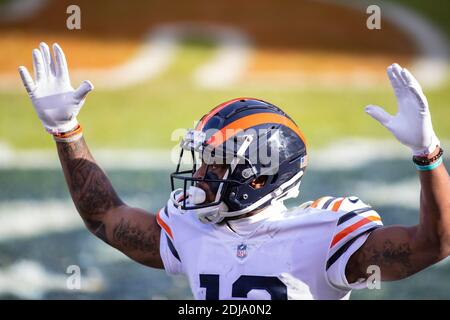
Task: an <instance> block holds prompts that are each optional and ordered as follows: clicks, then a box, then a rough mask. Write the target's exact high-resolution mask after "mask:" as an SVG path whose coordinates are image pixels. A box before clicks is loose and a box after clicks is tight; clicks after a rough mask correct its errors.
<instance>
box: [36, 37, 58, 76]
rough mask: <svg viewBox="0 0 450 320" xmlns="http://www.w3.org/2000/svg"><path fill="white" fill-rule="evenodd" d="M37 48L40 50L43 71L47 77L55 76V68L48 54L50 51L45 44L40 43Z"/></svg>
mask: <svg viewBox="0 0 450 320" xmlns="http://www.w3.org/2000/svg"><path fill="white" fill-rule="evenodd" d="M39 48H40V49H41V54H42V57H43V61H44V67H45V71H46V73H47V74H49V75H53V76H55V67H54V64H53V61H52V57H51V54H50V49H49V47H48V45H47V44H46V43H45V42H41V43H40V44H39Z"/></svg>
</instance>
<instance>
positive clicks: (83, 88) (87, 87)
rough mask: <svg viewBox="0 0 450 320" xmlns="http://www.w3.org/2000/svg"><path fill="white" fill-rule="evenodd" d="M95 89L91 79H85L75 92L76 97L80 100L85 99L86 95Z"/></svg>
mask: <svg viewBox="0 0 450 320" xmlns="http://www.w3.org/2000/svg"><path fill="white" fill-rule="evenodd" d="M93 89H94V86H93V84H92V83H91V82H90V81H87V80H85V81H83V82H82V83H81V84H80V86H79V87H78V89H77V90H75V92H74V98H75V99H76V100H78V101H81V100H83V99H84V98H85V97H86V95H87V94H88V93H89V92H91V91H92V90H93Z"/></svg>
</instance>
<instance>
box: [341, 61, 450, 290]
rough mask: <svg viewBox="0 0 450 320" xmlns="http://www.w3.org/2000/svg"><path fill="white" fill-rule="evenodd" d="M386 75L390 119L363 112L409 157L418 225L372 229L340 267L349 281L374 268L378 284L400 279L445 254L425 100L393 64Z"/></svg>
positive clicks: (444, 192) (444, 190)
mask: <svg viewBox="0 0 450 320" xmlns="http://www.w3.org/2000/svg"><path fill="white" fill-rule="evenodd" d="M388 75H389V78H390V80H391V84H392V86H393V88H394V92H395V95H396V97H397V101H398V106H399V111H398V113H397V114H396V115H395V116H391V115H389V114H387V113H386V112H385V111H384V110H383V109H381V108H380V107H376V106H368V107H367V108H366V112H367V113H369V114H370V115H371V116H372V117H373V118H375V119H376V120H378V121H379V122H380V123H381V124H382V125H383V126H385V127H386V128H387V129H388V130H390V131H391V132H392V133H393V134H394V136H395V137H396V138H397V139H398V140H399V141H400V142H401V143H403V144H405V145H406V146H408V147H410V148H411V150H412V153H413V156H414V157H415V162H416V163H417V164H416V167H417V170H418V172H419V179H420V185H421V192H420V219H419V224H417V225H415V226H411V227H406V226H389V227H384V228H380V229H377V230H375V231H374V232H372V233H371V234H370V236H369V237H368V239H367V240H366V242H365V243H364V245H363V246H362V247H361V248H360V249H359V250H358V251H356V252H355V253H354V254H353V255H352V257H351V258H350V260H349V263H348V264H347V268H346V275H347V280H348V281H349V283H352V282H355V281H356V280H358V279H360V278H366V277H367V276H368V275H367V273H366V271H367V268H368V266H370V265H376V266H378V267H380V272H381V280H386V281H392V280H399V279H403V278H406V277H408V276H410V275H412V274H414V273H416V272H419V271H420V270H422V269H425V268H427V267H429V266H431V265H432V264H434V263H436V262H438V261H440V260H442V259H444V258H446V257H447V256H449V255H450V178H449V175H448V172H447V170H446V169H445V166H444V164H443V163H442V155H441V156H439V154H440V150H441V149H440V147H439V145H440V143H439V140H438V139H437V137H436V135H435V133H434V131H433V127H432V123H431V116H430V111H429V108H428V102H427V99H426V97H425V95H424V94H423V92H422V89H421V87H420V85H419V83H418V82H417V80H416V79H415V78H414V77H413V76H412V75H411V74H410V73H409V72H408V70H406V69H402V68H401V67H400V66H399V65H397V64H394V65H392V66H390V67H389V68H388Z"/></svg>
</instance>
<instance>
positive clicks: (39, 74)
mask: <svg viewBox="0 0 450 320" xmlns="http://www.w3.org/2000/svg"><path fill="white" fill-rule="evenodd" d="M33 67H34V75H35V79H36V82H39V81H41V80H43V79H44V78H45V67H44V61H43V58H42V54H41V52H40V51H39V50H38V49H34V50H33Z"/></svg>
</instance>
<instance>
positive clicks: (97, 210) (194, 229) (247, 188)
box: [19, 43, 450, 299]
mask: <svg viewBox="0 0 450 320" xmlns="http://www.w3.org/2000/svg"><path fill="white" fill-rule="evenodd" d="M53 51H54V57H53V56H52V54H51V52H50V49H49V47H48V46H47V45H46V44H45V43H41V44H40V48H39V49H35V50H33V64H34V72H35V77H34V79H33V78H32V77H31V76H30V74H29V73H28V71H27V70H26V69H25V67H20V68H19V73H20V76H21V78H22V80H23V83H24V85H25V88H26V90H27V92H28V94H29V96H30V98H31V102H32V104H33V106H34V108H35V110H36V112H37V114H38V116H39V118H40V120H41V121H42V124H43V125H44V127H45V128H46V130H47V131H48V132H49V133H50V134H51V135H52V136H53V138H54V140H55V141H56V147H57V150H58V154H59V158H60V160H61V165H62V168H63V171H64V175H65V178H66V181H67V184H68V187H69V190H70V193H71V196H72V199H73V201H74V203H75V206H76V208H77V210H78V212H79V213H80V215H81V217H82V219H83V220H84V222H85V224H86V226H87V228H88V229H89V230H90V231H91V232H92V233H93V234H94V235H96V236H97V237H99V238H100V239H102V240H103V241H105V242H106V243H107V244H109V245H111V246H113V247H114V248H116V249H118V250H120V251H122V252H123V253H124V254H126V255H127V256H129V257H130V258H131V259H133V260H135V261H137V262H140V263H142V264H144V265H146V266H149V267H153V268H160V269H162V268H164V269H165V270H166V272H168V273H169V274H177V273H183V274H185V275H186V276H187V277H188V279H189V283H190V286H191V289H192V293H193V295H194V297H195V298H197V299H348V298H349V295H350V291H351V290H352V289H357V288H364V287H366V286H367V279H368V276H369V275H370V273H368V270H370V267H373V266H375V267H377V268H379V271H380V276H381V280H382V281H392V280H399V279H403V278H406V277H408V276H410V275H412V274H415V273H417V272H419V271H420V270H423V269H424V268H426V267H428V266H430V265H432V264H434V263H436V262H438V261H440V260H442V259H444V258H445V257H447V256H448V255H449V254H450V197H449V194H450V180H449V176H448V173H447V171H446V168H445V167H444V165H443V163H442V159H443V157H442V153H443V151H442V148H441V147H440V142H439V140H438V138H437V137H436V135H435V132H434V131H433V127H432V123H431V117H430V111H429V108H428V103H427V99H426V97H425V96H424V94H423V92H422V89H421V87H420V85H419V83H418V82H417V80H416V79H415V78H414V77H413V76H412V75H411V74H410V73H409V72H408V70H406V69H404V68H402V67H400V66H399V65H397V64H393V65H391V66H390V67H389V68H388V70H387V73H388V76H389V79H390V81H391V85H392V87H393V89H394V93H395V95H396V97H397V102H398V112H397V114H396V115H395V116H392V115H389V114H388V113H386V112H385V111H384V110H383V109H381V108H380V107H376V106H368V107H367V108H366V112H367V113H368V114H369V115H371V116H372V117H373V118H375V119H376V120H377V121H379V122H380V123H381V124H382V125H383V126H384V127H386V128H387V129H388V130H389V131H391V132H392V134H393V135H394V136H395V137H396V138H397V140H399V141H400V142H401V143H402V144H404V145H406V146H407V147H409V148H410V149H411V152H412V155H413V158H412V159H413V164H414V165H415V167H416V168H417V172H418V175H419V179H420V183H421V192H420V219H419V220H420V222H419V224H417V225H415V226H386V227H384V226H383V224H382V222H381V218H380V216H379V215H378V213H377V212H376V211H375V209H374V208H372V207H371V206H369V205H368V204H366V203H364V202H363V201H362V200H360V199H359V198H357V197H355V196H350V197H330V196H327V197H322V198H320V199H317V200H315V201H309V202H307V203H304V204H302V205H299V206H297V207H294V208H292V209H287V208H286V207H285V206H284V204H283V201H284V200H285V199H288V198H293V197H296V196H297V195H298V190H299V186H300V182H301V179H302V176H303V174H304V172H305V169H306V166H307V152H306V141H305V138H304V136H303V134H302V132H301V131H300V129H299V128H298V126H297V125H296V124H295V122H294V120H293V119H291V118H290V117H289V116H288V115H287V114H286V113H284V112H283V111H282V110H281V109H280V108H278V107H277V106H275V105H273V104H270V103H268V102H265V101H263V100H259V99H253V98H238V99H233V100H230V101H227V102H225V103H222V104H220V105H219V106H217V107H216V108H214V109H212V110H211V111H210V112H209V113H207V114H206V115H205V116H203V118H201V120H200V121H199V122H198V124H197V125H196V127H195V128H194V129H191V130H189V131H188V132H187V134H186V136H185V137H184V139H183V140H182V142H181V152H180V160H179V163H178V165H177V168H176V171H175V172H174V173H172V174H171V182H172V193H171V194H170V198H169V200H168V201H167V204H166V205H164V206H163V207H162V208H161V209H160V210H159V211H158V212H157V213H156V214H152V213H149V212H146V211H145V210H142V209H139V208H133V207H130V206H128V205H127V204H125V203H124V202H123V201H122V200H121V199H120V197H119V196H118V195H117V193H116V192H115V191H114V188H113V186H112V185H111V183H110V181H109V179H108V178H107V176H106V174H105V173H104V172H103V171H102V169H101V168H100V166H99V165H98V164H97V163H96V161H95V160H94V158H93V156H92V155H91V153H90V152H89V149H88V147H87V145H86V142H85V140H84V139H83V130H82V127H81V126H80V124H79V123H78V122H77V115H78V113H79V111H80V109H81V107H82V106H83V104H84V102H85V98H86V95H87V94H88V93H89V92H90V91H91V90H92V89H93V85H92V84H91V83H90V82H89V81H85V82H83V83H82V84H81V86H80V87H79V88H78V89H76V90H74V89H73V88H72V86H71V83H70V79H69V72H68V67H67V63H66V59H65V57H64V53H63V51H62V50H61V48H60V47H59V46H58V45H57V44H54V45H53ZM263 151H264V152H263ZM186 155H187V156H188V157H190V158H192V159H190V160H189V161H186V159H185V156H186ZM341 161H351V157H349V158H348V159H342V160H341ZM186 163H191V164H192V167H189V169H187V170H183V169H182V168H183V166H185V165H186ZM177 184H179V185H180V186H181V188H176V185H177Z"/></svg>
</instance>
